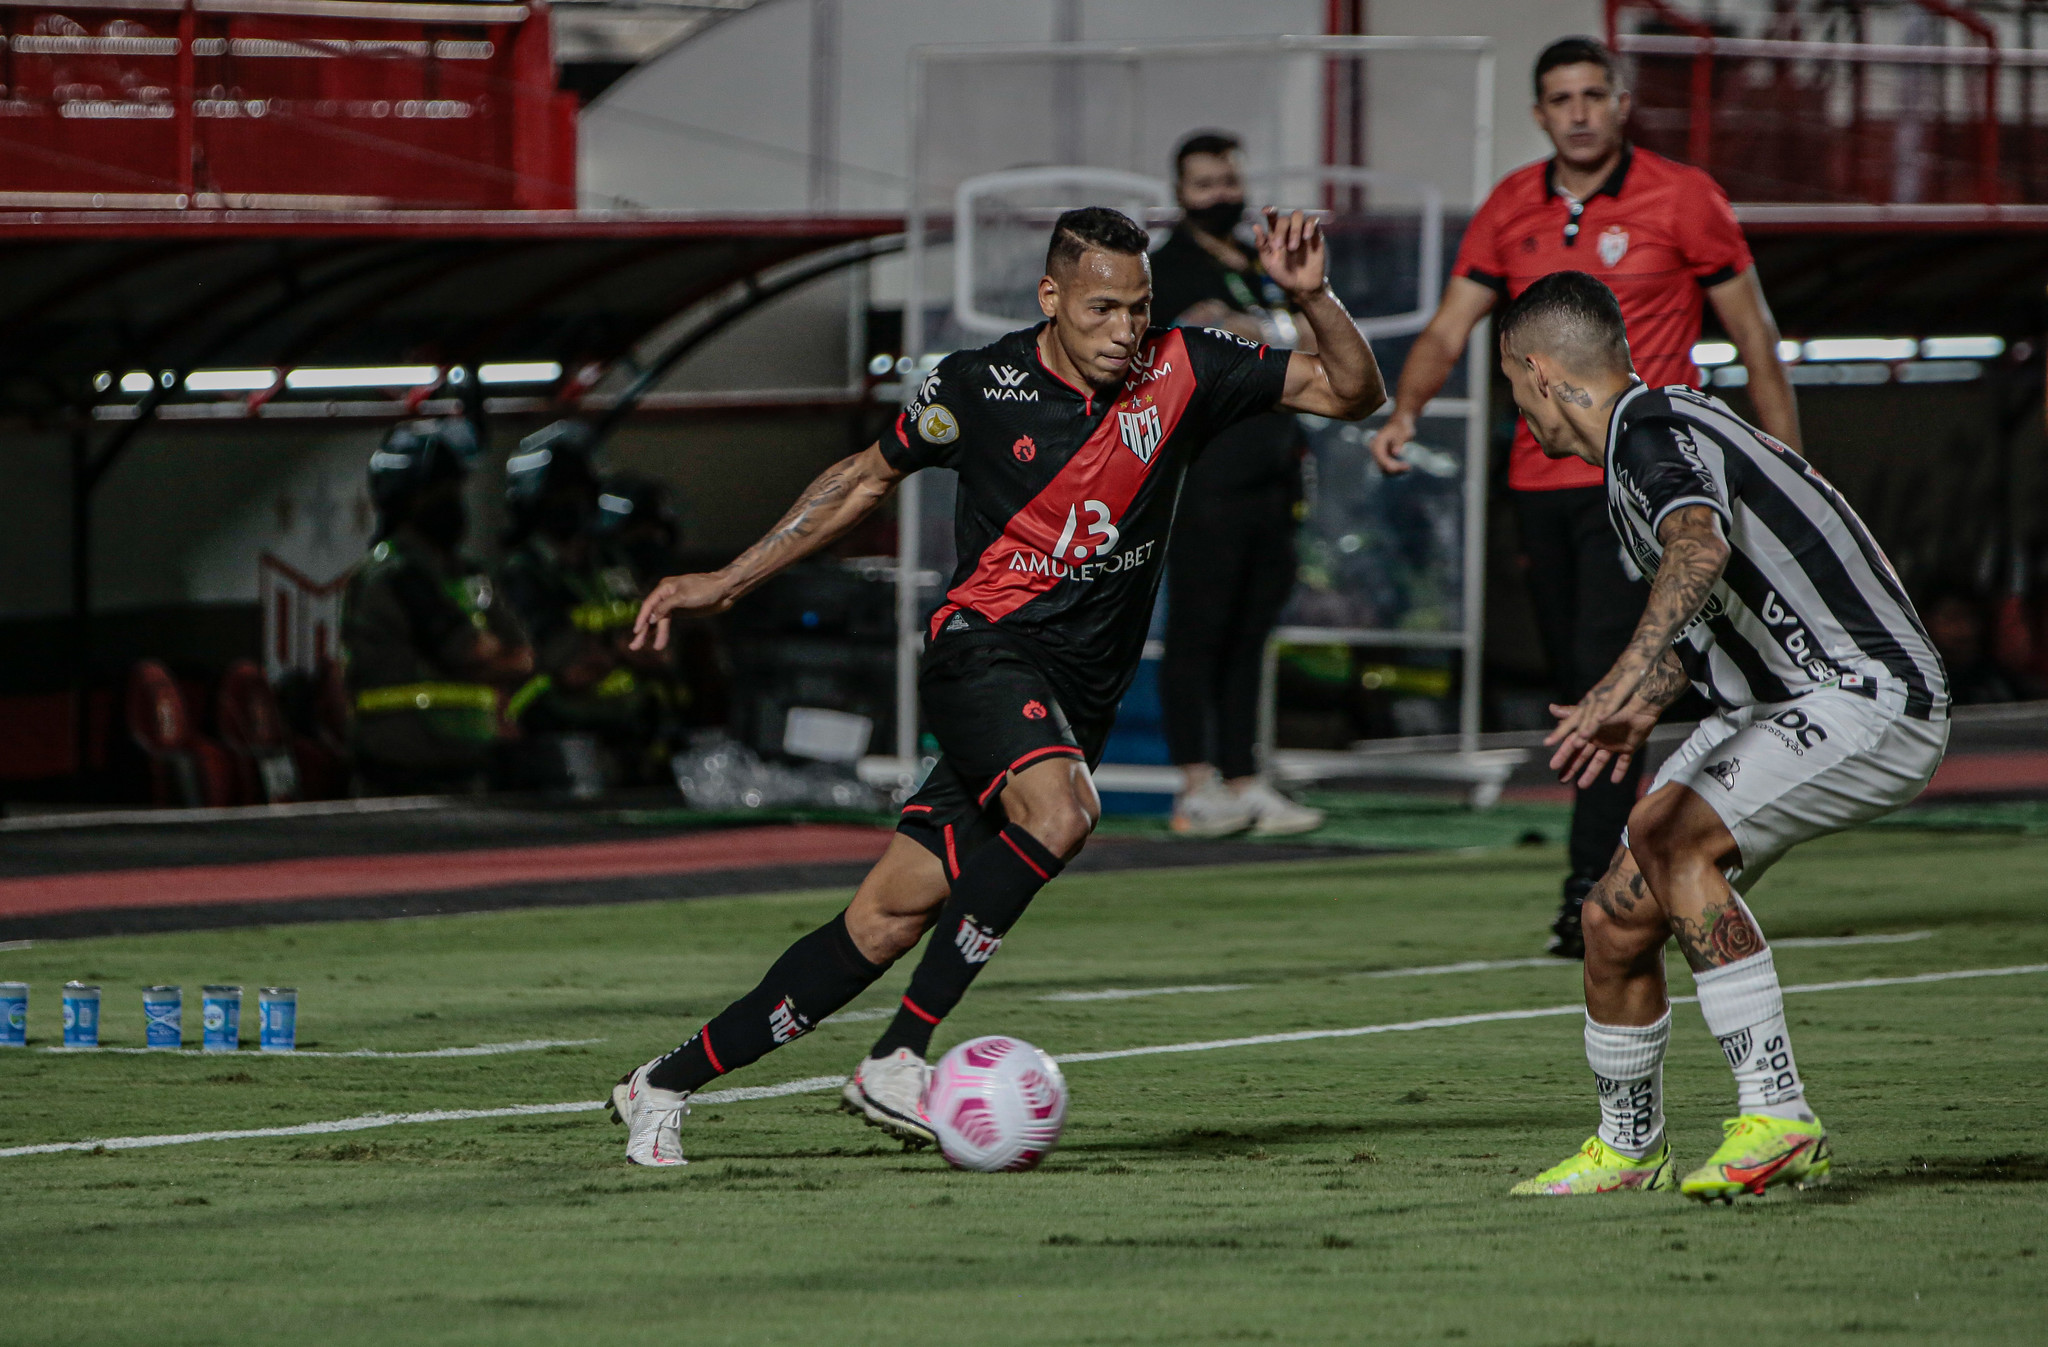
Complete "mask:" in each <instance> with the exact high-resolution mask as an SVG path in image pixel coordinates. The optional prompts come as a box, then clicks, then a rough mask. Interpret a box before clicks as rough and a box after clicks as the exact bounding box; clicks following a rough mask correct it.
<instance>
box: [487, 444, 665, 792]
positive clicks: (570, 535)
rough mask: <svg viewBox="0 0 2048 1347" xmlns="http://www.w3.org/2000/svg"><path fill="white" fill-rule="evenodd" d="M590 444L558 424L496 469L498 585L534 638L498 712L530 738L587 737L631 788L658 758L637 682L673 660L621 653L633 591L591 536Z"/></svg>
mask: <svg viewBox="0 0 2048 1347" xmlns="http://www.w3.org/2000/svg"><path fill="white" fill-rule="evenodd" d="M591 448H592V436H591V431H590V428H589V427H588V426H587V425H585V424H584V423H582V422H580V421H558V422H556V423H555V424H553V425H551V426H548V427H546V428H545V429H542V430H539V431H536V432H535V433H534V434H532V435H529V436H527V437H526V438H525V439H524V440H522V441H520V444H519V452H518V453H516V454H514V455H513V456H512V457H511V458H509V459H507V460H506V462H505V504H506V509H507V511H508V513H509V515H510V517H511V528H510V530H509V531H508V532H507V534H506V538H505V542H506V548H507V550H506V554H505V559H504V561H503V563H502V564H501V565H500V566H499V569H498V582H499V586H500V588H501V589H503V591H504V594H505V600H506V602H508V603H509V604H511V606H512V611H513V612H514V613H516V614H517V615H518V617H519V620H520V621H521V622H522V623H524V624H525V626H526V629H527V631H528V632H530V633H531V634H532V638H533V655H534V672H535V675H536V676H535V678H534V680H533V681H532V682H531V683H529V684H528V685H527V686H526V687H524V688H521V689H520V691H519V693H518V695H517V696H515V697H514V698H513V700H512V703H511V705H510V707H509V708H508V709H509V711H510V712H511V715H512V717H513V719H514V720H516V721H517V722H518V724H519V727H520V728H521V729H522V730H525V731H527V732H528V733H530V734H589V735H594V736H596V737H597V739H598V740H599V741H600V742H601V743H603V744H604V745H605V747H606V748H607V749H608V750H609V751H610V753H611V755H612V758H613V760H614V762H615V764H616V766H617V768H618V769H619V771H620V772H622V773H623V775H624V777H625V778H626V779H627V780H630V781H636V782H637V781H640V780H643V779H646V778H647V776H648V775H649V772H650V771H651V770H652V769H653V768H654V767H655V766H658V763H659V760H660V759H661V758H663V757H665V755H663V754H660V753H659V749H658V746H657V744H656V739H657V736H658V725H657V719H658V708H657V706H656V705H655V699H653V698H650V696H649V695H648V694H647V692H646V689H645V688H644V687H643V686H642V682H641V677H642V675H643V674H645V675H651V676H654V677H657V678H658V677H660V676H661V675H662V674H664V673H666V672H667V671H668V670H669V669H670V667H671V663H670V661H669V659H668V658H667V656H666V655H665V654H657V653H655V652H647V653H645V654H638V653H635V652H633V651H629V650H628V649H626V644H627V641H628V639H629V638H630V637H631V635H632V631H633V620H634V618H636V617H637V616H638V615H639V612H640V600H641V598H642V591H641V588H640V586H639V584H638V583H637V582H636V581H635V580H634V577H633V568H632V566H631V565H630V564H628V563H627V562H625V561H623V560H620V559H617V558H613V557H609V556H607V555H606V553H605V549H604V547H603V546H602V544H601V542H600V540H599V538H598V536H597V534H598V521H599V516H600V514H601V513H602V511H601V510H600V508H599V498H600V496H601V495H602V494H603V492H602V489H601V487H600V485H599V480H598V474H597V470H596V468H595V466H594V465H593V463H592V461H591V458H592V454H591ZM650 759H652V761H650Z"/></svg>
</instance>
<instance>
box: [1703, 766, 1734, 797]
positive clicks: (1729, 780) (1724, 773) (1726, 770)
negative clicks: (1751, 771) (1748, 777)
mask: <svg viewBox="0 0 2048 1347" xmlns="http://www.w3.org/2000/svg"><path fill="white" fill-rule="evenodd" d="M1703 770H1704V771H1705V772H1706V774H1707V775H1708V776H1711V777H1713V778H1714V780H1716V781H1718V782H1720V783H1721V789H1722V790H1734V789H1735V774H1736V773H1737V772H1739V771H1741V770H1742V759H1740V758H1730V759H1728V761H1726V762H1710V763H1708V764H1707V765H1706V767H1705V768H1704V769H1703Z"/></svg>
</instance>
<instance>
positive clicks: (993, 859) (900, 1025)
mask: <svg viewBox="0 0 2048 1347" xmlns="http://www.w3.org/2000/svg"><path fill="white" fill-rule="evenodd" d="M1062 868H1063V867H1062V866H1061V864H1060V861H1059V858H1058V857H1056V856H1054V855H1053V854H1052V853H1051V852H1049V851H1047V850H1046V849H1045V848H1044V847H1042V846H1040V845H1039V843H1038V839H1037V838H1035V837H1033V836H1032V835H1031V834H1030V833H1027V832H1025V831H1024V830H1023V829H1022V828H1020V827H1018V826H1017V825H1016V824H1014V823H1013V824H1011V825H1010V826H1008V827H1007V828H1004V829H1003V830H1002V831H1001V832H1000V833H998V834H996V839H995V841H993V842H989V843H987V844H986V845H984V846H982V847H981V848H980V849H979V850H978V851H976V852H975V853H974V854H973V855H972V856H969V857H968V858H967V864H966V865H965V866H963V867H961V870H960V878H958V879H956V880H954V881H953V896H952V897H950V898H948V899H947V900H946V905H945V907H943V908H941V909H940V910H939V920H938V922H937V923H936V924H935V925H934V926H933V927H932V937H931V940H930V941H929V942H928V943H927V944H926V945H925V947H924V957H923V958H922V959H920V960H918V964H917V971H916V972H915V973H912V974H911V975H910V990H909V991H908V992H906V993H905V994H904V997H903V1006H902V1008H901V1009H900V1010H898V1011H897V1012H896V1018H895V1019H893V1020H891V1021H890V1022H889V1028H888V1030H887V1031H886V1032H884V1033H883V1035H882V1037H881V1038H880V1039H879V1040H877V1041H876V1043H875V1047H874V1051H873V1052H871V1053H869V1054H868V1055H869V1056H870V1057H887V1056H888V1055H889V1054H890V1053H892V1052H894V1051H896V1049H898V1048H909V1049H910V1050H911V1051H912V1052H915V1053H916V1054H917V1055H918V1056H920V1057H923V1056H925V1055H927V1054H928V1053H929V1052H930V1051H931V1046H932V1030H933V1029H935V1028H937V1027H938V1024H939V1021H940V1020H943V1019H945V1018H946V1016H948V1015H950V1014H952V1013H953V1007H955V1006H957V1005H959V1004H960V998H961V997H963V996H965V995H966V994H967V988H968V985H969V984H970V983H972V982H973V981H974V977H975V974H977V973H979V972H980V971H981V966H982V965H983V964H985V963H987V962H988V961H989V959H990V958H992V957H993V956H994V954H995V952H996V949H997V947H998V946H1000V945H1001V944H1002V943H1003V937H1004V936H1005V935H1007V934H1008V933H1009V930H1010V927H1012V926H1014V925H1015V924H1016V922H1017V918H1019V917H1021V916H1023V915H1024V909H1025V908H1026V907H1029V906H1030V905H1031V900H1032V899H1033V898H1035V897H1037V896H1038V891H1039V890H1040V889H1042V888H1044V887H1045V886H1046V884H1047V883H1049V882H1050V881H1051V880H1052V879H1054V878H1055V877H1057V876H1058V874H1059V872H1060V870H1061V869H1062Z"/></svg>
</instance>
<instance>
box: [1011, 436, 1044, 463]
mask: <svg viewBox="0 0 2048 1347" xmlns="http://www.w3.org/2000/svg"><path fill="white" fill-rule="evenodd" d="M1010 452H1011V453H1012V454H1014V455H1015V456H1016V459H1017V461H1018V462H1019V463H1029V462H1030V461H1031V460H1032V459H1034V458H1037V457H1038V441H1036V440H1034V439H1032V438H1031V437H1030V436H1029V435H1019V436H1018V437H1017V442H1016V443H1015V444H1013V445H1011V446H1010Z"/></svg>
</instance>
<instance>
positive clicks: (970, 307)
mask: <svg viewBox="0 0 2048 1347" xmlns="http://www.w3.org/2000/svg"><path fill="white" fill-rule="evenodd" d="M1402 53H1416V54H1434V55H1459V54H1462V55H1468V56H1470V57H1471V58H1472V71H1473V91H1472V98H1473V102H1472V108H1473V115H1472V129H1473V134H1472V179H1471V187H1472V203H1473V206H1474V208H1475V209H1476V208H1477V206H1478V203H1479V202H1481V201H1483V200H1484V199H1485V198H1486V194H1487V193H1488V192H1489V191H1490V190H1491V189H1492V186H1493V81H1494V57H1493V54H1492V49H1491V43H1490V42H1489V40H1488V39H1486V38H1483V37H1271V38H1247V39H1226V40H1220V41H1189V42H1165V43H1111V42H1074V43H992V44H978V45H969V46H949V47H924V48H919V49H917V50H916V51H915V52H913V53H912V60H911V86H912V87H911V100H910V104H911V113H910V116H911V125H910V157H911V189H910V200H909V203H908V210H907V217H908V218H907V221H906V224H907V234H908V238H907V250H906V251H907V253H908V262H909V265H908V269H907V270H908V285H907V290H906V295H905V303H904V334H903V335H904V350H905V351H906V352H907V353H910V354H911V356H912V357H913V359H918V358H921V357H922V356H923V355H924V354H925V353H926V341H927V337H928V333H927V324H926V314H927V310H928V309H929V307H930V303H931V296H930V295H929V293H928V290H927V281H926V267H927V266H928V265H929V260H928V258H927V256H926V253H927V251H928V248H929V240H930V234H931V226H932V224H933V222H934V219H935V218H939V219H943V218H944V217H943V214H942V213H940V212H938V211H937V210H935V208H934V207H933V206H932V205H931V204H930V203H928V202H927V200H926V195H925V192H924V191H923V190H922V189H923V187H924V185H925V184H926V183H927V182H928V181H929V180H930V173H931V169H930V166H929V164H928V162H927V160H928V156H929V146H930V136H929V130H928V124H927V120H926V119H927V116H928V108H927V106H926V91H927V87H928V79H927V70H928V69H929V68H930V67H932V66H933V65H935V64H939V63H947V62H963V61H965V62H972V61H984V62H986V61H1002V60H1004V59H1025V58H1037V59H1044V58H1058V57H1075V58H1092V59H1118V60H1124V61H1139V60H1160V59H1172V58H1189V59H1199V58H1204V57H1212V58H1213V57H1234V56H1261V55H1263V56H1271V57H1274V58H1282V57H1301V56H1307V57H1324V58H1327V57H1344V56H1364V55H1398V54H1402ZM1311 177H1313V178H1315V179H1317V180H1318V181H1320V182H1324V183H1330V184H1341V185H1351V184H1360V185H1366V186H1372V187H1381V188H1402V189H1410V190H1416V191H1417V194H1418V196H1419V197H1420V200H1421V205H1422V208H1423V212H1424V215H1425V217H1426V218H1427V220H1428V222H1429V224H1430V225H1431V226H1432V227H1431V228H1428V229H1425V231H1424V233H1423V235H1422V238H1423V243H1422V255H1421V262H1422V268H1421V271H1422V275H1421V294H1420V295H1419V296H1418V300H1417V307H1416V308H1415V309H1414V310H1412V311H1409V312H1406V313H1399V314H1391V315H1382V316H1379V317H1375V318H1368V319H1366V320H1363V321H1361V322H1360V324H1359V327H1360V330H1361V331H1363V332H1364V333H1366V335H1367V336H1369V337H1386V336H1396V335H1405V334H1409V333H1414V332H1418V331H1420V330H1421V329H1422V328H1423V327H1424V326H1425V325H1426V324H1427V323H1428V321H1429V318H1430V315H1431V314H1432V313H1433V312H1434V311H1435V307H1436V301H1437V296H1438V294H1439V292H1440V290H1441V286H1442V273H1443V258H1442V239H1441V235H1442V230H1441V225H1440V222H1441V218H1442V210H1443V195H1442V192H1441V191H1440V190H1437V189H1436V188H1435V187H1434V186H1433V185H1430V184H1423V183H1418V182H1415V181H1413V180H1410V179H1406V178H1403V177H1402V176H1400V175H1398V174H1393V173H1389V172H1384V171H1379V170H1374V169H1370V168H1352V167H1346V166H1321V165H1317V166H1312V167H1309V166H1305V167H1297V168H1282V169H1275V170H1268V171H1266V172H1262V173H1260V174H1259V175H1257V179H1258V180H1259V181H1268V180H1274V179H1287V180H1293V181H1301V180H1304V179H1307V178H1311ZM1070 183H1072V184H1084V185H1098V186H1101V187H1104V188H1109V189H1111V190H1113V191H1114V192H1115V193H1116V194H1117V195H1119V196H1136V197H1139V198H1141V199H1143V198H1147V197H1151V198H1156V199H1159V200H1161V201H1162V202H1163V203H1165V204H1170V203H1171V202H1172V192H1171V188H1170V187H1169V186H1168V185H1167V184H1166V183H1164V182H1163V181H1162V180H1160V179H1155V178H1147V177H1145V176H1143V175H1140V174H1132V173H1125V172H1118V171H1115V170H1111V169H1106V168H1102V167H1095V166H1083V165H1052V166H1040V167H1032V168H1027V169H1009V170H1002V171H995V172H990V173H987V174H983V175H980V176H977V177H972V178H970V179H968V180H966V181H963V182H961V183H960V184H958V185H957V187H956V188H955V190H954V192H953V193H952V200H951V202H950V204H951V206H952V208H953V213H954V217H955V218H954V220H953V221H952V222H951V223H953V224H954V226H955V228H956V230H960V231H964V236H965V237H966V238H968V239H969V240H970V241H971V240H972V237H973V232H972V231H973V229H974V219H973V215H974V212H973V204H974V202H975V200H976V199H978V197H979V196H981V195H984V194H989V193H993V192H996V191H1000V190H1004V189H1006V188H1007V189H1015V188H1018V187H1026V186H1041V185H1049V184H1050V185H1060V184H1070ZM1162 193H1163V194H1162ZM960 237H961V235H958V234H956V237H955V240H954V245H955V250H956V251H955V257H954V263H955V276H954V291H955V302H954V312H953V317H954V320H955V321H956V323H957V324H958V325H959V326H960V327H961V328H962V329H964V330H967V331H972V332H982V333H988V334H991V335H993V334H995V333H1000V332H1007V331H1010V330H1012V328H1013V327H1014V326H1015V324H1014V322H1011V321H1007V320H1003V319H1000V318H999V317H997V316H996V315H993V314H988V313H984V312H982V311H981V310H980V309H979V308H978V307H977V306H976V303H975V296H974V290H973V288H972V285H971V284H969V283H968V282H971V279H972V277H971V271H969V270H968V269H969V268H971V261H970V260H969V258H968V254H967V251H966V250H965V249H961V248H960V247H959V246H958V245H959V242H960ZM962 272H967V274H961V273H962ZM1490 333H1491V328H1490V325H1488V324H1484V323H1482V324H1481V325H1480V327H1479V328H1478V329H1477V330H1475V331H1474V332H1473V334H1472V339H1471V342H1470V344H1469V346H1468V348H1467V353H1466V361H1467V368H1468V370H1469V372H1470V377H1469V393H1468V395H1467V396H1466V397H1462V398H1438V399H1436V400H1435V401H1433V402H1431V403H1430V404H1429V406H1428V408H1427V409H1426V411H1425V416H1426V417H1437V418H1459V419H1462V420H1463V421H1464V422H1465V427H1466V433H1465V462H1464V473H1465V494H1464V500H1463V510H1464V520H1463V524H1464V530H1463V532H1464V536H1463V544H1464V550H1463V556H1462V567H1463V574H1462V594H1461V600H1462V602H1461V607H1462V620H1461V623H1460V626H1459V628H1458V629H1457V630H1453V631H1434V632H1418V631H1398V630H1365V629H1344V628H1323V627H1288V628H1283V629H1282V630H1281V631H1279V632H1278V633H1276V639H1277V640H1278V641H1280V642H1286V643H1308V642H1320V643H1344V644H1350V645H1373V646H1385V647H1405V648H1410V649H1432V650H1455V651H1458V652H1460V655H1461V657H1462V661H1463V669H1462V673H1463V677H1462V679H1461V683H1462V695H1461V698H1460V705H1459V729H1460V738H1461V741H1462V742H1464V743H1465V744H1467V745H1468V746H1470V745H1472V744H1474V743H1475V742H1476V739H1477V735H1478V731H1479V710H1480V700H1479V690H1480V677H1479V671H1480V668H1481V655H1482V642H1483V632H1484V626H1485V609H1484V605H1485V546H1486V541H1485V540H1486V463H1487V440H1486V417H1487V397H1486V394H1487V385H1488V373H1487V370H1488V365H1487V363H1486V362H1487V361H1488V359H1489V352H1490V350H1491V336H1490ZM919 373H920V372H919V371H913V372H912V373H911V374H910V375H909V376H907V377H906V379H905V381H904V396H905V397H906V399H907V398H908V397H909V396H910V395H911V394H912V393H913V392H914V391H915V389H916V386H917V380H918V378H919ZM921 475H922V474H912V475H911V476H910V477H908V478H906V479H905V480H904V482H903V484H902V486H901V487H900V488H899V493H898V499H899V507H898V508H899V525H898V547H899V554H898V566H897V576H898V580H897V609H896V619H897V666H896V712H897V714H896V725H897V731H896V745H895V748H896V754H897V760H898V763H899V764H901V766H902V767H903V768H904V769H906V770H908V769H914V767H915V764H916V762H917V759H918V723H917V661H918V656H919V653H920V650H921V647H922V632H921V631H920V622H919V619H920V617H921V614H920V612H919V611H918V610H919V597H920V596H919V589H918V584H917V576H918V573H919V571H920V570H921V569H922V566H921V556H920V552H921V537H920V526H921V520H922V505H923V500H922V496H923V493H922V491H921V490H920V486H921V483H920V481H919V478H920V477H921ZM1269 661H1270V653H1269ZM1267 696H1268V699H1269V709H1270V697H1271V692H1270V681H1269V691H1268V693H1267ZM1271 719H1272V717H1271V716H1270V714H1269V715H1268V716H1267V720H1268V723H1269V724H1270V722H1271ZM1268 743H1269V746H1270V737H1269V740H1268Z"/></svg>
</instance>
